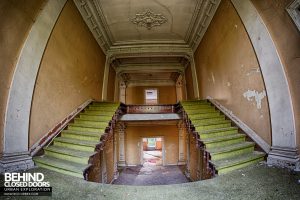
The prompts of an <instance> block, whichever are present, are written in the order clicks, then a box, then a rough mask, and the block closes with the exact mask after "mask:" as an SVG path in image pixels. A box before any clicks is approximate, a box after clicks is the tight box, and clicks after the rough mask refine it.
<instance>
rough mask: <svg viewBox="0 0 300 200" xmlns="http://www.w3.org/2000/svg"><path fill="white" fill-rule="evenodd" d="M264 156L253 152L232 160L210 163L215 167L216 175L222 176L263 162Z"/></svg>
mask: <svg viewBox="0 0 300 200" xmlns="http://www.w3.org/2000/svg"><path fill="white" fill-rule="evenodd" d="M264 156H265V153H263V152H258V151H254V152H252V153H249V154H244V155H240V156H237V157H234V158H229V159H222V160H217V161H212V164H214V165H215V167H216V169H217V171H218V174H224V173H227V172H230V171H233V170H236V169H240V168H243V167H246V166H249V165H251V164H254V163H258V162H259V161H262V160H264Z"/></svg>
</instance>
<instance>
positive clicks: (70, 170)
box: [34, 102, 120, 178]
mask: <svg viewBox="0 0 300 200" xmlns="http://www.w3.org/2000/svg"><path fill="white" fill-rule="evenodd" d="M119 105H120V104H119V103H109V102H93V103H91V104H90V105H89V106H88V107H87V108H85V109H84V110H83V111H82V112H81V113H80V115H79V116H77V117H76V118H75V119H74V120H73V122H71V123H69V124H68V126H67V128H66V129H65V130H63V131H62V132H61V133H60V136H58V137H56V138H54V140H53V142H52V143H51V144H50V146H47V147H45V148H44V149H43V150H44V152H45V154H44V155H42V156H39V157H34V161H35V163H36V165H37V166H40V167H43V168H47V169H50V170H53V171H57V172H60V173H63V174H68V175H72V176H76V177H80V178H84V176H83V172H84V171H85V170H86V169H88V168H89V167H91V165H92V164H91V162H90V158H91V157H92V156H93V155H95V154H96V153H97V152H95V148H96V146H97V145H99V144H100V143H101V142H102V139H103V136H104V135H105V134H106V128H107V127H108V126H110V123H111V120H112V118H113V116H114V115H115V114H116V110H117V109H118V107H119Z"/></svg>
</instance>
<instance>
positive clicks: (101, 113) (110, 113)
mask: <svg viewBox="0 0 300 200" xmlns="http://www.w3.org/2000/svg"><path fill="white" fill-rule="evenodd" d="M114 113H115V112H114V111H101V110H99V111H98V110H85V112H84V114H86V115H98V116H107V117H108V116H110V117H111V116H113V115H114Z"/></svg>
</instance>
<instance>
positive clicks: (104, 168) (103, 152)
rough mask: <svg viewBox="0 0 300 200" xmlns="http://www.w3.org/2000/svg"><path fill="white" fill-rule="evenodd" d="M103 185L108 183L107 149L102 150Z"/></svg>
mask: <svg viewBox="0 0 300 200" xmlns="http://www.w3.org/2000/svg"><path fill="white" fill-rule="evenodd" d="M101 163H102V183H107V170H106V152H105V148H104V149H103V150H102V159H101Z"/></svg>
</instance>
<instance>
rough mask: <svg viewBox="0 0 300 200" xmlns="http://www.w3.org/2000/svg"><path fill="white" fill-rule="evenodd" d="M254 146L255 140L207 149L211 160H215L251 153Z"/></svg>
mask: <svg viewBox="0 0 300 200" xmlns="http://www.w3.org/2000/svg"><path fill="white" fill-rule="evenodd" d="M254 146H255V143H253V142H241V143H237V144H234V145H229V146H225V147H217V148H207V151H208V152H209V153H210V155H211V160H213V161H214V160H220V159H225V158H230V157H235V156H238V155H241V154H246V153H251V152H253V151H254Z"/></svg>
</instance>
